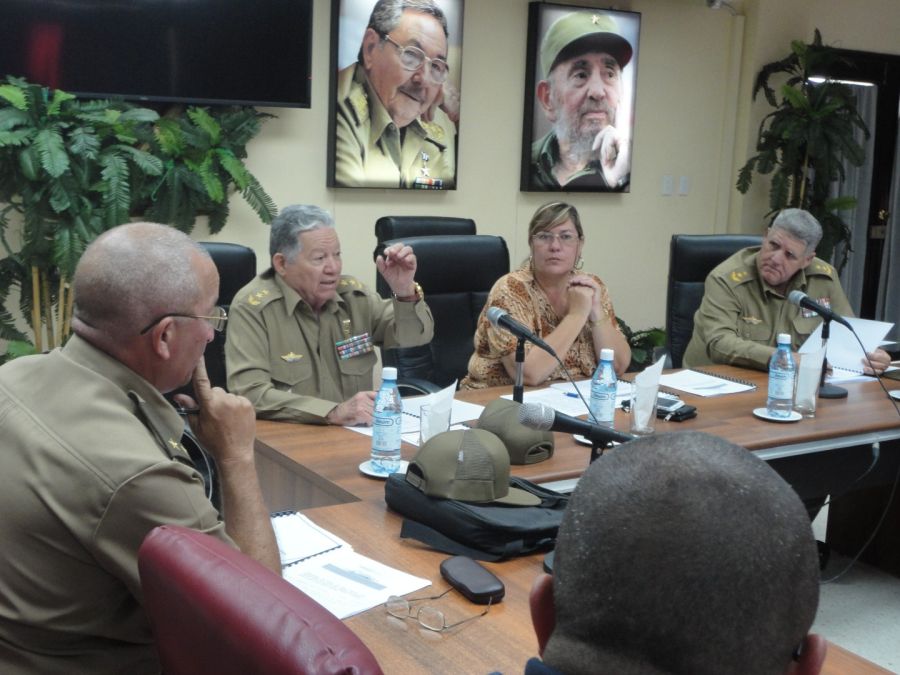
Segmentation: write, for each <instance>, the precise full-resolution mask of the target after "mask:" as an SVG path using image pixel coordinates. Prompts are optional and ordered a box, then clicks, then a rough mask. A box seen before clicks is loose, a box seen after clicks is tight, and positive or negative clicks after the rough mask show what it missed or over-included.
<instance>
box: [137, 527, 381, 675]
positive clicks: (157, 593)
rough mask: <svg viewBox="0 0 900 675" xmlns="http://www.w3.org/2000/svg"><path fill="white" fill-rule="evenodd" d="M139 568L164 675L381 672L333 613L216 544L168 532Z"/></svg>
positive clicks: (147, 544)
mask: <svg viewBox="0 0 900 675" xmlns="http://www.w3.org/2000/svg"><path fill="white" fill-rule="evenodd" d="M138 567H139V570H140V575H141V586H142V589H143V595H144V607H145V609H146V611H147V615H148V616H149V618H150V625H151V627H152V628H153V633H154V635H155V638H156V647H157V651H158V652H159V659H160V663H161V664H162V670H163V673H164V674H165V675H196V673H216V675H247V674H248V673H267V675H287V674H291V675H293V674H300V673H304V674H305V673H310V674H313V673H315V674H316V675H320V674H330V673H346V674H348V675H349V674H354V675H364V674H368V673H373V674H380V673H381V672H382V671H381V668H380V666H379V665H378V662H377V661H376V660H375V657H374V656H373V655H372V653H371V652H370V651H369V650H368V648H367V647H366V646H365V645H364V644H363V643H362V641H361V640H360V639H359V638H358V637H357V636H356V635H355V634H354V633H353V632H352V631H351V630H350V629H349V628H347V627H346V626H345V625H344V624H343V623H342V622H341V621H340V620H339V619H337V618H336V617H335V616H334V615H333V614H331V613H330V612H329V611H328V610H326V609H325V608H324V607H322V606H321V605H320V604H318V603H317V602H315V601H314V600H313V599H311V598H310V597H308V596H307V595H306V594H304V593H303V592H302V591H300V590H299V589H298V588H296V587H294V586H292V585H291V584H290V583H288V582H287V581H285V580H284V579H282V578H281V577H279V576H278V575H276V574H274V573H273V572H271V571H270V570H268V569H266V568H265V567H263V566H262V565H260V564H259V563H258V562H256V561H255V560H253V559H252V558H249V557H248V556H246V555H244V554H243V553H241V552H240V551H237V550H236V549H233V548H231V547H230V546H228V545H227V544H224V543H223V542H221V541H219V540H218V539H215V538H214V537H210V536H209V535H206V534H202V533H200V532H197V531H195V530H190V529H187V528H184V527H179V526H175V525H162V526H160V527H157V528H155V529H154V530H153V531H152V532H150V534H149V535H147V538H146V539H145V540H144V543H143V544H142V545H141V548H140V551H139V552H138Z"/></svg>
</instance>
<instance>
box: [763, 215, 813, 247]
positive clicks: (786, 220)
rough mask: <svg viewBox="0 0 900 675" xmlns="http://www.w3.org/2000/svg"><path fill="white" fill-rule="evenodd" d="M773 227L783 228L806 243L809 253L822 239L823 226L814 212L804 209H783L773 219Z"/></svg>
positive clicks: (774, 228)
mask: <svg viewBox="0 0 900 675" xmlns="http://www.w3.org/2000/svg"><path fill="white" fill-rule="evenodd" d="M771 229H773V230H781V231H782V232H784V233H785V234H789V235H790V236H792V237H793V238H794V239H799V240H800V241H802V242H803V243H804V244H806V254H807V255H808V254H810V253H812V252H814V251H815V250H816V246H818V245H819V242H820V241H822V226H821V225H820V224H819V221H818V220H816V217H815V216H814V215H813V214H811V213H810V212H809V211H804V210H803V209H782V210H781V212H779V214H778V215H777V216H775V220H773V221H772V226H771Z"/></svg>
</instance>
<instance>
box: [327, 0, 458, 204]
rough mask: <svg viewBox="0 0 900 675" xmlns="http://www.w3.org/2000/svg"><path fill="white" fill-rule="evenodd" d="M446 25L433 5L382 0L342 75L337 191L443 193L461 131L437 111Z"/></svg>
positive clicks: (451, 181)
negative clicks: (378, 189) (420, 190)
mask: <svg viewBox="0 0 900 675" xmlns="http://www.w3.org/2000/svg"><path fill="white" fill-rule="evenodd" d="M448 71H449V68H448V66H447V20H446V18H445V17H444V13H443V11H442V10H441V9H440V8H439V7H438V6H437V5H436V4H435V3H434V2H433V0H379V2H378V3H376V5H375V7H374V9H373V10H372V14H371V16H370V17H369V25H368V27H367V28H366V32H365V34H364V35H363V40H362V46H361V47H360V50H359V56H358V61H357V63H354V64H353V65H350V66H348V67H347V68H344V69H343V70H342V71H341V72H340V73H338V85H337V128H336V131H335V135H336V140H335V161H334V163H335V185H337V186H338V187H359V186H363V187H384V188H396V187H401V188H426V189H446V188H452V187H454V185H455V183H456V126H455V124H454V123H453V122H452V121H451V120H450V118H449V117H448V116H447V114H446V113H445V112H444V111H443V110H442V109H441V108H440V107H439V106H440V104H441V102H442V98H443V87H444V84H445V82H446V80H447V74H448Z"/></svg>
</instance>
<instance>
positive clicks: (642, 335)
mask: <svg viewBox="0 0 900 675" xmlns="http://www.w3.org/2000/svg"><path fill="white" fill-rule="evenodd" d="M616 321H618V322H619V328H621V329H622V334H623V335H624V336H625V340H626V341H627V342H628V346H629V347H631V363H630V364H629V366H628V370H629V371H631V372H634V371H638V370H643V369H644V368H646V367H647V366H649V365H650V364H652V363H653V360H654V356H656V352H657V350H658V349H659V348H661V347H663V346H665V344H666V331H665V330H663V329H662V328H647V329H645V330H638V331H634V330H632V329H631V327H630V326H629V325H628V324H627V323H625V322H624V321H622V319H620V318H619V317H616Z"/></svg>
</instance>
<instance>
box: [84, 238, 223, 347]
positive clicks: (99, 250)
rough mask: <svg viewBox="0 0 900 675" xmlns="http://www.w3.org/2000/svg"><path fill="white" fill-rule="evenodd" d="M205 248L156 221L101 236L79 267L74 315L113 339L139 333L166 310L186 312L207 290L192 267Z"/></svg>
mask: <svg viewBox="0 0 900 675" xmlns="http://www.w3.org/2000/svg"><path fill="white" fill-rule="evenodd" d="M198 255H199V256H203V257H206V258H209V253H207V251H206V249H204V248H203V247H202V246H200V245H199V244H198V243H197V242H195V241H194V240H192V239H191V238H190V237H188V236H187V235H186V234H185V233H184V232H180V231H179V230H176V229H175V228H174V227H170V226H169V225H160V224H158V223H129V224H127V225H120V226H119V227H115V228H113V229H111V230H109V231H107V232H104V233H103V234H101V235H100V236H99V237H97V239H95V240H94V242H93V243H92V244H91V245H90V246H88V247H87V249H86V250H85V252H84V254H83V255H82V256H81V259H80V260H79V261H78V266H77V267H76V269H75V276H74V279H73V288H74V291H75V316H76V317H77V318H78V319H79V320H80V321H82V322H83V323H84V324H86V325H87V326H90V327H92V328H94V329H96V330H98V331H101V332H102V333H105V334H106V335H108V336H111V337H122V338H124V337H127V336H132V335H134V334H136V333H137V332H138V331H139V330H140V329H141V328H143V326H144V325H145V324H146V323H147V322H148V321H152V320H153V319H154V318H156V317H157V316H159V315H161V314H164V313H166V312H186V311H190V308H191V307H192V306H193V305H194V304H196V303H197V302H198V301H199V300H200V296H201V294H202V292H203V289H202V288H201V286H200V280H199V279H198V278H197V271H196V269H195V266H194V260H195V258H196V256H198Z"/></svg>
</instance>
